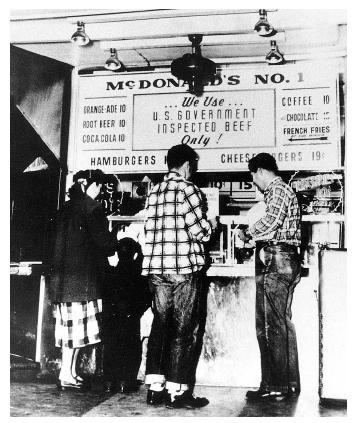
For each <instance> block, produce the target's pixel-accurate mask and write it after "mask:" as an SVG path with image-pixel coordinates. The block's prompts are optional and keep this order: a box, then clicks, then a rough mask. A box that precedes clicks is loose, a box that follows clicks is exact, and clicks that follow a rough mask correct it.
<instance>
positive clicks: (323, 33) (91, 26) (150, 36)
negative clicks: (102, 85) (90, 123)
mask: <svg viewBox="0 0 354 423" xmlns="http://www.w3.org/2000/svg"><path fill="white" fill-rule="evenodd" d="M267 13H268V20H269V22H270V23H271V24H272V25H273V26H274V28H275V29H276V30H277V34H276V35H275V36H274V37H272V38H271V39H275V40H276V41H277V44H278V46H279V50H280V51H281V52H282V53H283V54H284V57H285V60H287V61H295V60H306V59H309V58H312V59H313V58H328V57H331V56H333V57H336V56H338V57H342V56H345V55H346V21H347V20H346V19H347V18H346V11H345V10H331V9H321V10H313V9H306V10H301V9H291V10H290V9H289V10H277V9H267ZM258 18H259V13H258V9H237V10H236V9H232V10H231V9H219V10H217V9H193V10H185V9H171V10H169V9H156V10H143V9H139V10H137V9H124V10H99V9H94V10H87V9H75V10H67V9H46V10H41V9H32V10H19V9H18V10H15V11H12V12H11V17H10V42H11V44H13V45H14V46H17V47H19V48H22V49H26V50H28V51H31V52H33V53H36V54H40V55H42V56H46V57H49V58H52V59H55V60H58V61H60V62H63V63H67V64H69V65H72V66H74V67H77V68H79V69H86V68H100V67H102V66H103V65H104V63H105V61H106V59H107V58H108V57H109V49H110V48H116V49H117V51H118V57H119V59H120V60H121V61H122V62H123V63H124V65H125V67H126V68H127V69H128V70H134V69H135V68H139V69H141V68H146V69H148V68H149V67H155V68H156V67H166V66H169V65H170V63H171V61H172V60H173V59H175V58H177V57H180V56H181V55H183V54H185V53H187V52H190V51H191V48H190V42H189V41H188V34H197V33H199V34H203V41H202V54H203V55H204V56H205V57H208V58H210V59H212V60H214V61H215V62H216V63H220V64H221V63H222V64H229V63H239V64H242V63H244V64H247V63H258V62H259V63H264V58H265V55H266V53H267V52H268V51H269V49H270V39H269V38H266V37H260V36H259V35H258V34H257V33H255V32H254V29H253V28H254V25H255V24H256V22H257V21H258ZM77 21H83V22H84V23H85V30H86V33H87V35H88V36H89V37H90V40H91V42H90V43H89V44H88V45H87V46H82V47H80V46H76V45H74V44H72V43H71V42H70V38H71V35H72V34H73V32H75V30H76V22H77Z"/></svg>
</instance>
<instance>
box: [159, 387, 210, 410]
mask: <svg viewBox="0 0 354 423" xmlns="http://www.w3.org/2000/svg"><path fill="white" fill-rule="evenodd" d="M208 404H209V400H208V399H207V398H204V397H195V396H194V395H193V394H192V392H191V391H190V390H187V391H184V392H183V394H181V395H176V396H175V397H174V399H173V400H172V399H171V396H170V395H169V399H168V401H167V402H166V407H167V408H190V409H191V408H201V407H205V406H206V405H208Z"/></svg>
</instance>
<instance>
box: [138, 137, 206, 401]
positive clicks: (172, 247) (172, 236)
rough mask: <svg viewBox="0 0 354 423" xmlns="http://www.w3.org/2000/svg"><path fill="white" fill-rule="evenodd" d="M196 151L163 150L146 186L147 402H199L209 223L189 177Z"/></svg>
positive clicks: (179, 147)
mask: <svg viewBox="0 0 354 423" xmlns="http://www.w3.org/2000/svg"><path fill="white" fill-rule="evenodd" d="M197 163H198V155H197V153H196V152H195V151H194V150H193V149H192V148H191V147H189V146H187V145H183V144H180V145H176V146H174V147H172V148H171V149H170V150H169V151H168V154H167V165H168V169H169V172H168V173H167V175H165V177H164V180H163V182H161V183H159V184H157V185H156V186H155V187H154V188H153V189H152V191H151V192H150V194H149V196H148V199H147V206H146V223H145V249H144V261H143V274H144V275H148V276H149V284H150V287H151V290H152V292H153V296H154V300H153V312H154V320H153V323H152V328H151V334H150V337H149V343H148V355H147V363H146V379H145V383H146V384H150V389H149V390H148V394H147V403H148V404H150V405H158V404H163V403H165V404H166V406H167V407H169V408H182V407H186V408H199V407H203V406H205V405H207V404H208V400H207V399H206V398H196V397H194V396H193V394H192V390H193V383H194V377H195V370H196V369H195V361H196V355H197V345H196V341H197V334H198V329H199V323H200V316H201V309H200V304H201V301H200V299H201V292H202V280H203V277H202V275H203V268H204V265H205V254H204V245H203V243H205V242H207V241H209V239H210V235H211V225H210V223H209V222H208V221H207V220H206V216H205V212H206V204H205V202H204V200H203V196H202V192H201V191H200V189H199V188H198V187H197V186H196V185H194V184H193V183H192V182H190V181H189V179H190V178H191V177H192V175H193V174H194V172H196V170H197Z"/></svg>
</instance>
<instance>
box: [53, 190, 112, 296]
mask: <svg viewBox="0 0 354 423" xmlns="http://www.w3.org/2000/svg"><path fill="white" fill-rule="evenodd" d="M116 248H117V240H116V237H115V236H113V234H111V232H110V231H109V229H108V221H107V218H106V217H105V215H104V212H103V208H102V205H101V204H100V203H99V202H98V201H95V200H93V199H92V198H91V197H89V196H88V195H86V194H82V195H81V196H80V197H79V198H76V199H70V200H69V201H67V202H66V203H65V204H64V205H63V207H62V208H61V210H60V211H59V213H58V218H57V225H56V233H55V240H54V248H53V258H52V261H51V265H52V266H51V267H52V269H51V274H50V290H49V291H50V299H51V301H52V302H71V301H89V300H93V299H97V298H102V297H101V286H102V283H103V277H104V271H105V268H106V266H107V257H108V256H111V255H113V254H114V252H115V250H116Z"/></svg>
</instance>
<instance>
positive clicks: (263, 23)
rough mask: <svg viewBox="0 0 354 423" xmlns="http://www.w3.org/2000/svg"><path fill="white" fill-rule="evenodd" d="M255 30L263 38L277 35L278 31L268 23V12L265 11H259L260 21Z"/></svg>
mask: <svg viewBox="0 0 354 423" xmlns="http://www.w3.org/2000/svg"><path fill="white" fill-rule="evenodd" d="M254 30H255V31H256V32H257V34H258V35H260V36H261V37H271V36H272V35H275V34H276V33H277V31H276V30H275V29H274V28H273V27H272V25H270V23H269V22H268V19H267V11H266V10H265V9H259V21H258V22H257V23H256V25H255V26H254Z"/></svg>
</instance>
